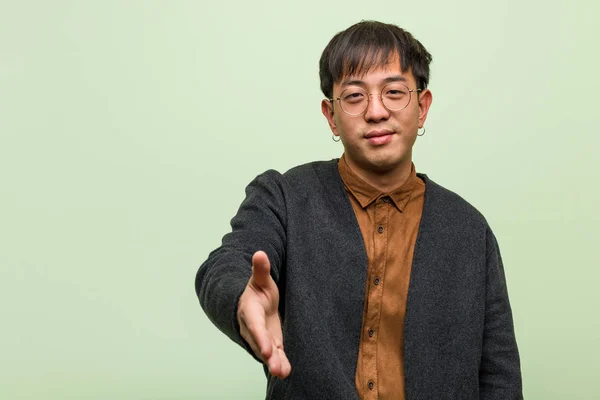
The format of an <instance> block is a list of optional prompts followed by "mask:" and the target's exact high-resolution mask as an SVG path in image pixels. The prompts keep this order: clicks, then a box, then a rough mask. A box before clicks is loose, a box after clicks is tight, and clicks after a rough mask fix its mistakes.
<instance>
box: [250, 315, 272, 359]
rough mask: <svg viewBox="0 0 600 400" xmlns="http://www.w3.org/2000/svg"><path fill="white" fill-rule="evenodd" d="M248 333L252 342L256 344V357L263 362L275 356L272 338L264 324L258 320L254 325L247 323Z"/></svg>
mask: <svg viewBox="0 0 600 400" xmlns="http://www.w3.org/2000/svg"><path fill="white" fill-rule="evenodd" d="M246 326H247V327H248V332H249V334H250V337H251V338H252V340H253V341H254V342H255V343H256V350H258V351H256V350H255V353H256V356H257V357H258V358H260V359H261V360H263V361H264V360H268V359H269V358H270V357H271V356H272V354H273V345H272V343H271V342H272V341H271V337H270V335H269V332H268V331H267V328H266V327H265V325H264V322H262V323H261V321H259V320H256V321H253V322H252V323H247V324H246Z"/></svg>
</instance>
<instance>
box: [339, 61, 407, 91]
mask: <svg viewBox="0 0 600 400" xmlns="http://www.w3.org/2000/svg"><path fill="white" fill-rule="evenodd" d="M390 80H394V81H401V82H404V83H406V84H407V85H412V84H414V82H415V77H414V75H413V73H412V71H411V69H410V68H408V70H407V71H404V72H403V71H402V65H401V63H400V59H399V58H398V57H393V58H392V57H390V59H389V60H388V61H387V62H385V63H377V64H375V65H371V66H370V67H369V68H363V69H362V70H356V71H351V72H345V73H344V74H342V76H341V77H340V79H338V80H337V81H336V82H335V83H334V86H338V87H339V86H348V85H363V86H370V85H377V84H380V83H382V82H387V81H390Z"/></svg>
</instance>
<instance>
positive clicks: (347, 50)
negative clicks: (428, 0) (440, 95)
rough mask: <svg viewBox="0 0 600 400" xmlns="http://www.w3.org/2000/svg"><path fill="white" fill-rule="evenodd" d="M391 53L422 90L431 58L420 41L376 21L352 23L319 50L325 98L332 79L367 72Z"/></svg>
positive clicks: (377, 65) (424, 86)
mask: <svg viewBox="0 0 600 400" xmlns="http://www.w3.org/2000/svg"><path fill="white" fill-rule="evenodd" d="M395 56H399V57H400V67H401V69H402V72H403V73H405V72H407V71H408V70H411V71H412V73H413V75H414V76H415V79H416V81H417V88H419V89H425V88H426V87H427V85H428V83H429V63H431V60H432V57H431V54H429V52H428V51H427V50H426V49H425V47H424V46H423V45H422V44H421V42H419V41H418V40H417V39H415V38H414V37H413V36H412V35H411V34H410V32H408V31H405V30H404V29H402V28H400V27H398V26H396V25H393V24H385V23H383V22H378V21H361V22H359V23H357V24H354V25H352V26H351V27H349V28H348V29H346V30H344V31H342V32H339V33H337V34H336V35H335V36H334V37H333V38H332V39H331V41H330V42H329V44H328V45H327V47H325V50H323V54H322V55H321V60H320V61H319V77H320V78H321V91H322V92H323V94H324V95H325V97H327V98H328V99H329V98H331V97H332V96H333V84H334V83H335V82H337V81H339V80H340V79H342V78H343V77H345V76H348V75H355V74H359V75H361V74H364V73H367V72H368V71H369V70H370V69H371V68H374V67H379V66H383V65H385V64H387V63H388V62H389V61H390V59H391V58H392V57H395Z"/></svg>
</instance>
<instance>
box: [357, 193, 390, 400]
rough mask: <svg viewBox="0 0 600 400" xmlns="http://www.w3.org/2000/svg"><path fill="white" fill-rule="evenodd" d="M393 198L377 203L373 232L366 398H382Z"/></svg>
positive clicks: (364, 348) (366, 325) (366, 324)
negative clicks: (380, 348)
mask: <svg viewBox="0 0 600 400" xmlns="http://www.w3.org/2000/svg"><path fill="white" fill-rule="evenodd" d="M390 206H391V205H390V198H389V197H387V196H386V197H382V198H379V199H377V201H376V202H375V215H374V219H373V221H374V224H375V226H374V229H373V261H372V263H371V265H370V268H369V284H368V287H369V294H368V296H369V298H368V307H367V313H366V323H365V324H364V330H365V332H363V335H366V336H365V341H364V343H365V345H364V347H363V360H364V365H365V366H366V368H365V369H364V371H365V374H364V375H363V376H364V380H365V382H364V385H365V390H364V393H365V396H364V398H365V399H377V398H378V393H379V390H378V373H377V338H378V334H379V325H380V320H381V305H382V298H383V287H384V283H385V282H384V276H385V268H386V264H387V243H388V228H389V210H390Z"/></svg>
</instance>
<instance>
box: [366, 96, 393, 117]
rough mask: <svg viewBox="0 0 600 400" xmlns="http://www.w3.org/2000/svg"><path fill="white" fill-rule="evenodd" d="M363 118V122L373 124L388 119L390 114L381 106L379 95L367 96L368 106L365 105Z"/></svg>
mask: <svg viewBox="0 0 600 400" xmlns="http://www.w3.org/2000/svg"><path fill="white" fill-rule="evenodd" d="M364 116H365V120H367V121H373V122H378V121H381V120H386V119H388V118H389V117H390V112H389V111H388V109H387V108H385V106H384V105H383V102H382V101H381V96H380V95H379V94H369V104H367V110H366V111H365V114H364Z"/></svg>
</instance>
